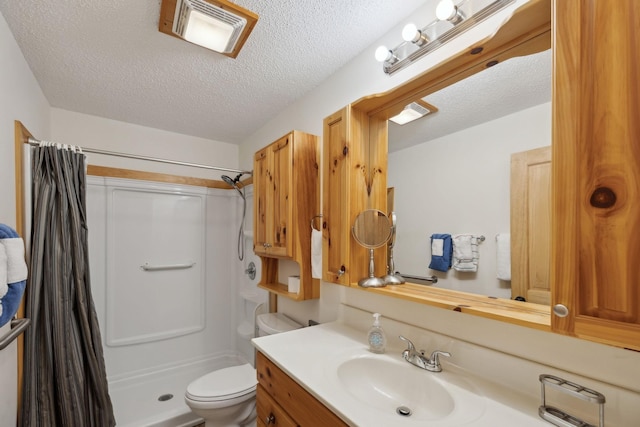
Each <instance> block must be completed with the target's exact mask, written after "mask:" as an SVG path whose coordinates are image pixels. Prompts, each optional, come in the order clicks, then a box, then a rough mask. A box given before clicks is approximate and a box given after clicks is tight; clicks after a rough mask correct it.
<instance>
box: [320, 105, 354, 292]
mask: <svg viewBox="0 0 640 427" xmlns="http://www.w3.org/2000/svg"><path fill="white" fill-rule="evenodd" d="M348 108H349V107H346V108H343V109H342V110H340V111H338V112H336V113H335V114H332V115H331V116H329V117H327V118H326V119H325V120H324V128H323V145H324V146H323V157H324V166H323V168H324V173H323V188H322V199H323V200H322V201H323V203H322V206H323V212H322V215H323V217H322V279H323V280H324V281H326V282H332V283H339V284H341V285H347V286H349V241H350V236H351V230H350V228H351V227H350V223H349V210H350V205H349V174H350V172H351V171H350V169H349V161H350V153H349V143H348V141H347V135H348V130H349V110H348Z"/></svg>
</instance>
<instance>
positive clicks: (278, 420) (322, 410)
mask: <svg viewBox="0 0 640 427" xmlns="http://www.w3.org/2000/svg"><path fill="white" fill-rule="evenodd" d="M256 371H257V375H258V388H257V392H256V395H257V411H258V418H257V424H258V426H269V427H271V426H323V427H333V426H336V427H339V426H346V425H347V424H345V423H344V422H343V421H342V420H341V419H340V418H338V416H336V415H335V414H334V413H333V412H331V410H330V409H329V408H327V407H326V406H324V405H323V404H322V403H321V402H320V401H319V400H317V399H316V398H315V397H313V396H312V395H311V394H309V392H307V391H306V390H305V389H304V388H302V386H300V385H299V384H298V383H297V382H295V381H294V380H293V379H292V378H291V377H289V376H288V375H287V374H286V373H284V372H283V371H282V370H281V369H280V368H278V367H277V366H276V365H275V364H274V363H273V362H271V361H270V360H269V359H268V358H267V357H266V356H265V355H263V354H262V353H260V352H258V353H257V354H256Z"/></svg>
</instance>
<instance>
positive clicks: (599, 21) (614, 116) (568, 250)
mask: <svg viewBox="0 0 640 427" xmlns="http://www.w3.org/2000/svg"><path fill="white" fill-rule="evenodd" d="M554 16H555V18H556V30H555V36H554V48H555V52H554V71H555V79H554V84H553V89H554V90H553V103H554V108H553V141H554V145H553V150H554V151H553V158H554V165H553V177H554V182H553V191H554V213H555V217H554V224H553V230H554V236H556V240H555V244H554V246H555V248H554V252H553V258H554V260H555V261H556V262H555V265H554V267H553V269H552V278H553V289H554V303H559V304H564V305H565V306H567V307H568V308H569V313H570V315H569V316H568V317H566V318H558V317H556V316H554V318H553V328H554V330H556V331H558V332H562V333H568V334H575V335H577V336H580V337H585V338H588V339H592V340H599V341H602V342H606V343H609V344H612V343H617V344H616V345H620V346H624V347H629V348H635V349H640V290H639V289H638V286H637V283H638V281H639V280H640V270H638V268H637V260H638V257H639V256H640V241H639V240H638V239H637V235H638V232H639V231H640V122H639V121H638V117H640V106H639V102H640V101H639V100H640V86H639V84H638V81H637V79H638V75H639V74H640V67H639V64H638V61H639V59H638V58H640V36H639V35H638V31H637V29H638V28H639V27H640V4H638V3H637V2H620V3H616V7H612V6H611V3H610V2H608V1H604V0H593V1H590V2H583V1H579V0H569V1H556V2H555V3H554ZM556 159H558V160H559V161H558V162H557V163H556ZM613 325H617V329H616V328H615V327H614V326H613Z"/></svg>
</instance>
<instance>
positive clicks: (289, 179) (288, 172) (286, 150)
mask: <svg viewBox="0 0 640 427" xmlns="http://www.w3.org/2000/svg"><path fill="white" fill-rule="evenodd" d="M291 137H293V135H291V136H290V135H285V136H283V137H282V138H280V139H279V140H278V141H276V142H274V143H273V144H271V145H269V147H270V148H269V149H270V153H269V154H270V155H271V168H272V174H271V176H270V180H269V182H268V187H269V188H268V191H267V197H268V198H269V200H271V201H272V202H273V203H272V204H271V208H270V209H269V212H267V215H269V216H270V221H268V224H267V232H270V233H271V235H270V236H268V242H270V243H271V245H272V247H271V248H269V252H270V253H271V254H273V255H275V256H282V257H292V256H293V249H294V248H293V245H294V241H291V242H289V241H288V240H289V239H288V235H287V234H288V233H287V232H288V231H289V232H291V231H292V230H291V229H290V227H289V222H290V221H292V219H293V206H292V203H291V202H292V200H291V196H292V194H291V191H292V190H293V174H292V162H293V153H292V144H291V143H290V141H289V139H290V138H291ZM296 143H298V141H296ZM300 143H302V142H300ZM289 234H290V233H289Z"/></svg>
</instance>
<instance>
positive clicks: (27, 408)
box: [19, 146, 115, 427]
mask: <svg viewBox="0 0 640 427" xmlns="http://www.w3.org/2000/svg"><path fill="white" fill-rule="evenodd" d="M31 175H32V181H33V184H32V212H33V221H32V234H31V256H30V261H29V263H30V267H29V283H28V285H27V298H26V301H27V306H26V316H27V317H29V318H31V327H30V328H29V329H28V332H27V333H26V334H25V347H24V383H23V393H22V410H21V414H20V417H19V418H20V425H21V426H23V427H49V426H56V427H58V426H59V427H110V426H114V425H115V419H114V416H113V408H112V405H111V399H110V397H109V392H108V383H107V378H106V370H105V364H104V357H103V352H102V341H101V338H100V330H99V327H98V319H97V316H96V312H95V308H94V305H93V299H92V297H91V282H90V280H89V254H88V243H87V218H86V201H85V191H86V185H85V181H86V176H85V158H84V155H83V154H81V153H78V152H74V151H72V150H68V149H58V148H56V147H55V146H48V147H42V146H41V147H36V148H35V149H34V150H33V152H32V164H31Z"/></svg>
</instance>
